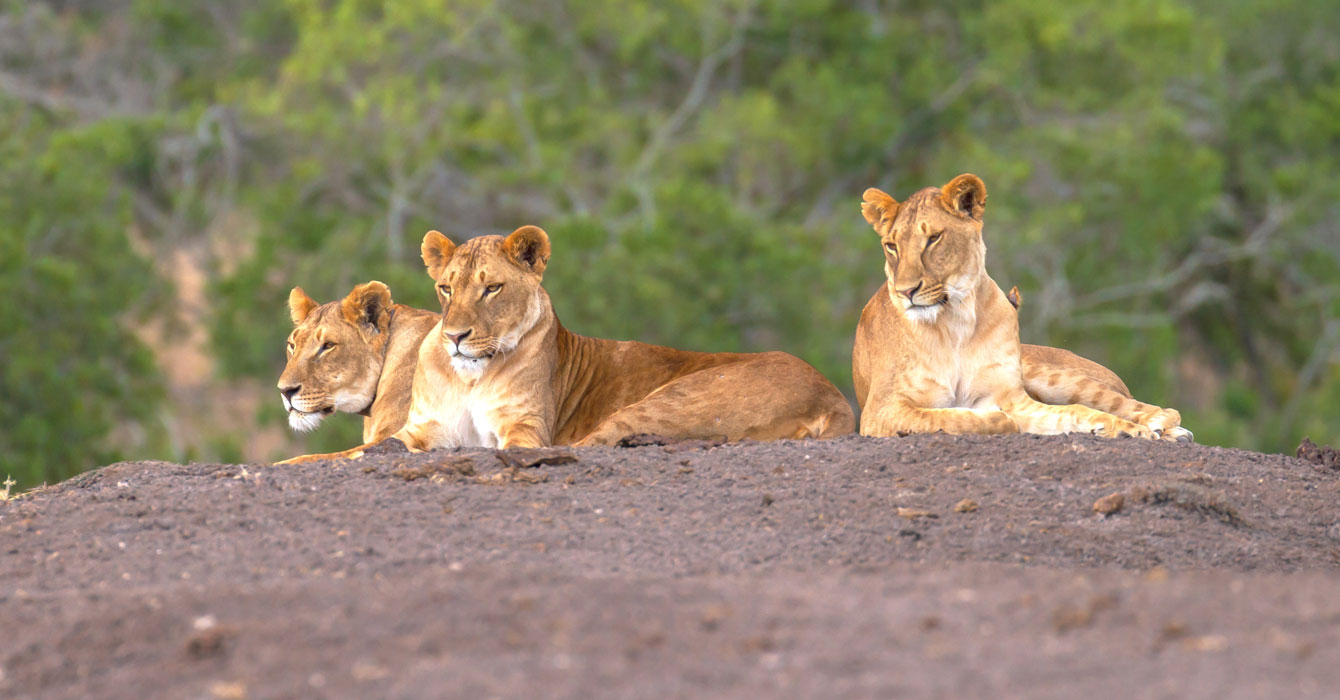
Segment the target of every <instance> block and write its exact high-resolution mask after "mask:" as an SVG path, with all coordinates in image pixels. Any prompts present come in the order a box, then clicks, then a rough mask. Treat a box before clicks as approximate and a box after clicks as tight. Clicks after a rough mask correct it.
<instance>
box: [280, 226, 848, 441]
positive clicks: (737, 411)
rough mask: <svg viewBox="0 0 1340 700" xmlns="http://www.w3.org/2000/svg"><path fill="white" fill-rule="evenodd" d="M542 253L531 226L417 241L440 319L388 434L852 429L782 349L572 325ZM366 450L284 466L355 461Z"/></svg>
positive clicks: (578, 437) (457, 437)
mask: <svg viewBox="0 0 1340 700" xmlns="http://www.w3.org/2000/svg"><path fill="white" fill-rule="evenodd" d="M549 252H550V247H549V238H548V236H547V235H546V234H545V233H544V231H542V230H540V229H539V228H537V227H534V226H526V227H522V228H520V229H517V230H516V231H515V232H513V233H512V234H511V235H510V236H508V237H506V238H502V237H499V236H485V237H480V238H475V239H473V240H471V241H469V242H467V243H465V244H463V245H460V246H456V245H453V244H452V243H451V241H450V240H448V239H447V238H446V237H445V236H443V235H442V234H440V233H438V232H436V231H430V232H429V233H428V235H427V236H425V237H424V242H423V259H424V263H425V265H426V266H427V267H428V273H429V275H430V276H431V277H432V278H433V279H434V281H435V282H436V283H437V289H438V297H439V300H440V301H441V302H442V316H441V319H440V321H439V322H438V323H437V324H436V325H435V326H434V327H433V328H432V330H431V331H430V332H429V333H428V335H427V337H426V338H425V339H424V341H423V343H422V344H421V345H420V348H419V361H418V366H417V368H416V370H415V375H414V383H413V390H412V401H411V406H410V410H409V417H408V419H407V422H406V424H405V427H404V428H403V429H401V430H400V431H398V432H397V433H396V434H395V435H394V437H396V438H398V439H400V440H401V441H402V442H404V443H405V444H406V445H408V446H409V447H410V449H412V450H416V451H419V450H429V449H433V448H437V447H461V446H466V447H469V446H484V447H500V448H509V447H536V446H544V445H554V444H556V445H565V444H575V445H608V444H612V443H614V442H615V441H617V440H619V439H620V438H622V437H625V436H627V435H631V434H636V433H655V434H660V435H666V436H670V437H681V438H707V437H723V438H726V439H731V440H736V439H741V438H750V439H755V440H772V439H782V438H805V437H814V438H828V437H833V436H837V435H844V434H847V433H850V432H852V431H853V430H854V429H855V418H854V416H853V415H852V411H851V407H850V405H848V403H847V401H846V399H844V398H843V396H842V394H841V392H839V391H838V390H837V388H836V387H834V386H833V385H832V383H830V382H829V381H828V380H827V379H825V378H824V377H823V375H821V374H819V372H818V371H817V370H815V369H814V368H813V367H811V366H810V365H808V364H806V363H805V362H804V361H802V360H800V359H799V358H797V357H794V356H792V355H788V354H786V353H782V352H766V353H758V354H741V353H702V352H688V351H683V350H675V349H672V348H666V347H659V346H655V345H647V344H645V343H638V342H634V341H616V340H603V339H599V338H588V337H585V336H581V335H577V334H575V333H572V332H570V331H568V330H567V329H566V328H564V327H563V325H562V324H561V323H559V320H558V318H557V317H556V316H555V314H554V310H553V306H552V305H551V304H550V301H549V295H548V294H547V293H546V292H545V290H544V288H543V287H542V286H541V281H542V278H543V274H544V269H545V267H546V265H547V264H548V260H549ZM369 442H372V441H369ZM368 446H369V445H362V446H360V447H356V448H353V449H350V450H345V451H344V452H340V453H334V454H330V455H307V456H304V457H297V458H294V459H292V460H288V461H289V462H291V463H292V462H302V461H311V460H317V459H330V458H340V457H357V456H360V455H361V454H362V452H363V450H364V449H365V448H366V447H368Z"/></svg>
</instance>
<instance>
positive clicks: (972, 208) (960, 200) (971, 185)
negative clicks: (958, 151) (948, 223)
mask: <svg viewBox="0 0 1340 700" xmlns="http://www.w3.org/2000/svg"><path fill="white" fill-rule="evenodd" d="M940 204H943V205H944V208H945V209H948V210H949V211H950V212H953V213H955V214H958V215H959V216H966V217H968V218H970V219H974V220H977V221H981V220H982V212H983V211H985V210H986V183H984V182H982V178H980V177H977V176H976V175H973V174H972V173H963V174H962V175H959V176H958V177H956V178H954V179H953V180H950V181H949V184H947V185H945V186H944V187H941V188H940Z"/></svg>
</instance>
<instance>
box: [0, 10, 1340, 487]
mask: <svg viewBox="0 0 1340 700" xmlns="http://www.w3.org/2000/svg"><path fill="white" fill-rule="evenodd" d="M15 7H17V9H11V10H7V11H6V13H5V14H4V15H0V19H3V20H4V21H0V39H7V41H6V42H3V43H5V44H6V45H9V46H11V47H16V48H14V50H12V51H9V52H8V53H6V51H5V50H4V49H3V48H0V93H3V94H8V95H9V96H10V97H11V99H13V100H16V101H17V103H18V104H22V105H26V106H25V107H21V108H18V112H13V111H11V114H18V115H20V116H23V115H27V114H28V113H29V111H31V110H37V111H38V116H40V117H41V118H40V119H37V120H36V121H33V117H31V116H25V117H24V118H26V119H29V121H30V124H29V126H28V127H27V128H28V132H27V133H28V135H27V136H26V137H17V138H19V140H18V141H15V142H14V143H12V144H11V146H10V148H12V149H17V150H16V151H15V152H16V154H17V157H19V158H22V159H27V160H26V161H23V162H29V163H31V162H35V160H37V159H40V158H42V157H43V154H44V153H45V151H42V150H41V149H43V148H47V147H46V146H43V145H42V144H45V143H47V142H52V143H54V142H56V141H61V142H67V143H80V144H84V145H83V146H81V147H89V146H90V141H88V140H86V139H85V140H81V137H80V135H81V134H84V135H87V134H102V133H104V132H105V133H107V134H110V135H111V136H113V137H114V138H109V141H108V143H109V144H112V145H113V146H115V145H116V144H129V145H125V146H124V148H121V149H120V150H115V149H113V150H114V151H115V152H109V154H104V155H103V156H102V159H101V160H95V161H94V162H97V163H101V164H102V165H99V166H98V167H99V168H103V169H102V170H95V171H88V179H87V181H85V180H84V179H81V178H83V176H82V175H75V174H73V173H71V174H62V176H61V177H62V178H64V179H62V180H60V181H58V182H56V185H57V187H58V189H60V190H61V191H60V192H47V191H44V192H43V194H42V196H43V197H49V198H53V199H51V200H40V201H39V200H36V199H31V198H26V197H25V198H23V199H22V200H21V203H22V205H23V206H24V207H30V208H31V207H39V206H41V207H44V208H41V209H31V211H36V212H38V213H41V214H42V215H43V216H45V217H46V219H44V221H47V223H43V224H35V226H37V228H36V229H34V230H37V231H39V232H41V231H43V230H44V229H42V226H55V225H58V224H62V223H68V221H71V220H72V219H69V218H67V217H73V216H82V215H86V214H87V213H88V212H86V211H84V210H80V211H78V212H76V213H75V214H71V213H70V212H71V211H72V204H59V203H60V202H69V203H73V202H75V201H80V202H84V201H85V198H90V197H92V198H93V199H92V200H91V201H98V202H111V204H108V205H107V206H108V207H112V208H113V209H114V210H115V212H116V216H119V217H120V218H119V219H117V218H115V217H109V216H108V217H99V219H98V222H99V226H103V227H106V229H107V230H108V231H111V230H112V229H114V228H116V227H117V226H124V227H133V228H134V229H135V230H137V231H139V232H141V234H142V237H143V239H144V241H145V245H147V246H148V249H149V250H151V251H152V254H153V255H155V256H158V257H160V258H161V257H163V256H167V255H169V254H171V253H172V252H174V251H179V250H182V249H186V250H189V251H191V254H192V255H193V256H195V259H198V260H200V261H202V262H201V264H202V265H203V267H204V268H205V270H206V271H207V273H208V275H209V278H210V280H211V283H210V286H209V290H210V293H209V294H208V297H209V300H210V302H211V306H210V307H209V309H208V315H207V316H206V317H205V318H207V319H208V322H209V324H210V328H211V337H212V349H213V352H214V356H215V359H216V361H217V362H216V368H217V371H218V373H219V374H220V376H221V377H223V378H224V380H225V381H234V380H242V379H256V380H259V381H261V382H263V383H264V384H269V383H270V382H272V380H273V377H274V376H275V375H276V374H277V372H278V369H279V367H280V366H281V365H282V361H283V353H282V350H281V348H282V339H283V337H284V335H285V333H286V332H287V319H286V314H285V312H284V309H283V302H284V299H285V298H286V294H287V291H288V289H289V287H291V286H293V285H295V284H300V285H302V286H303V287H304V288H305V289H307V290H308V291H309V292H310V293H312V294H313V295H315V296H316V297H317V298H319V299H323V300H328V299H333V298H335V297H337V296H340V295H343V294H344V293H345V292H347V290H348V289H349V288H350V287H351V286H352V285H353V284H354V283H356V282H360V281H364V280H367V279H372V278H376V279H381V280H383V281H385V282H387V283H388V284H390V285H391V288H392V290H393V292H394V294H395V296H396V298H397V300H398V301H402V302H407V303H412V304H418V305H430V304H432V303H433V298H432V292H431V286H430V284H429V283H428V280H427V279H426V277H424V276H423V272H422V266H421V264H420V262H419V261H418V242H419V239H420V238H421V236H422V234H423V232H424V231H426V230H427V229H429V228H438V229H441V230H443V231H445V232H447V233H448V234H450V235H453V236H455V237H457V238H458V239H461V238H466V237H470V236H475V235H480V234H491V233H506V232H508V231H510V230H512V229H513V228H515V227H517V226H519V225H522V224H525V223H537V224H540V225H542V226H544V227H545V228H546V229H547V230H548V231H549V232H550V234H551V236H552V238H553V241H554V259H553V262H552V263H551V265H550V268H549V272H548V277H547V284H548V286H549V288H550V290H551V292H552V293H553V296H554V299H555V304H556V306H557V309H558V312H559V315H560V316H561V317H562V318H563V320H564V322H565V323H566V324H567V325H568V326H569V327H570V328H572V329H573V330H575V331H577V332H581V333H587V334H592V335H602V336H608V337H621V338H638V339H641V340H646V341H649V342H658V343H666V344H673V345H676V346H680V347H687V348H698V349H711V350H734V349H754V350H756V349H766V348H784V349H787V350H790V351H792V352H796V353H798V354H800V355H801V356H803V357H805V358H806V359H807V360H809V361H811V362H813V363H815V364H816V365H817V366H818V367H819V368H820V369H821V370H822V371H823V372H825V373H826V374H827V375H828V376H830V377H831V378H833V379H834V380H835V381H837V382H838V384H839V386H843V387H846V386H847V385H848V384H849V381H850V376H849V375H850V356H849V353H850V348H851V337H852V332H853V329H854V327H855V324H856V319H857V316H858V315H859V313H860V309H861V307H862V306H863V304H864V303H865V301H866V300H867V299H868V298H869V295H870V294H871V293H872V292H873V291H874V289H875V288H876V287H877V285H878V284H879V283H880V280H881V279H882V276H881V270H880V254H879V249H878V246H877V244H876V239H875V237H874V234H873V233H872V232H870V231H869V230H868V228H867V227H866V226H865V224H864V222H863V221H862V219H861V217H860V216H859V214H858V207H857V202H858V201H859V197H860V192H861V191H862V190H863V189H864V188H865V187H868V186H871V185H877V186H880V187H883V188H885V189H887V190H888V191H890V192H891V193H894V194H895V195H896V196H900V197H901V196H905V195H906V194H908V193H910V192H912V191H914V190H916V189H918V188H920V187H923V186H926V185H934V184H940V183H943V182H944V181H946V180H948V179H949V178H950V177H952V176H953V175H955V174H957V173H959V172H963V171H972V172H976V173H978V174H979V175H981V176H983V177H984V178H985V180H986V182H987V185H988V189H989V191H990V192H991V194H992V198H991V199H990V207H989V209H990V213H989V215H988V226H987V233H986V235H987V242H988V248H989V251H990V261H989V265H990V268H991V270H992V272H993V274H994V276H995V277H996V279H997V280H998V281H1000V282H1001V283H1002V284H1004V285H1005V286H1006V287H1008V286H1010V285H1012V284H1018V285H1019V286H1020V287H1021V288H1022V289H1023V291H1024V298H1025V305H1024V308H1023V310H1022V317H1021V321H1022V325H1023V330H1024V336H1025V339H1026V340H1028V341H1030V342H1042V343H1053V344H1060V345H1064V346H1067V347H1071V348H1073V349H1075V350H1077V351H1079V352H1081V353H1083V354H1086V355H1088V356H1090V357H1093V358H1094V359H1097V360H1099V361H1102V362H1105V363H1107V364H1109V365H1110V366H1112V367H1113V369H1115V370H1117V371H1118V372H1119V373H1120V374H1122V376H1123V377H1125V378H1126V379H1127V381H1128V383H1129V384H1130V385H1131V387H1132V388H1133V389H1134V390H1135V391H1136V393H1137V394H1138V395H1139V396H1141V397H1142V398H1146V399H1148V400H1152V401H1157V402H1159V403H1164V404H1168V405H1173V406H1177V407H1179V408H1182V409H1183V414H1184V417H1185V420H1186V423H1187V425H1188V426H1190V427H1191V428H1192V429H1194V430H1196V431H1197V435H1198V437H1199V438H1200V439H1201V440H1202V441H1206V442H1212V443H1217V444H1228V445H1239V446H1244V447H1255V448H1264V449H1274V450H1279V449H1287V448H1289V447H1291V446H1292V445H1293V444H1295V443H1296V441H1297V439H1298V438H1299V436H1300V435H1301V434H1303V433H1307V434H1311V435H1313V436H1314V437H1317V438H1319V439H1323V440H1325V439H1327V436H1331V437H1330V439H1332V440H1334V439H1335V436H1337V435H1340V415H1337V414H1336V412H1335V411H1334V409H1333V408H1332V406H1334V400H1335V398H1336V397H1337V396H1340V364H1338V363H1337V357H1340V348H1338V347H1337V346H1338V345H1340V321H1338V320H1337V318H1338V317H1340V313H1338V311H1340V309H1337V301H1336V300H1337V292H1338V291H1340V282H1337V279H1340V275H1338V274H1337V273H1338V272H1340V236H1338V235H1337V211H1336V206H1335V204H1334V202H1335V201H1337V194H1340V192H1337V191H1336V189H1337V187H1340V182H1337V181H1336V180H1335V179H1334V178H1332V177H1330V176H1329V174H1330V173H1331V172H1333V171H1334V170H1335V169H1336V166H1337V165H1338V164H1337V163H1336V160H1337V158H1340V148H1337V146H1340V143H1338V141H1340V117H1337V115H1338V114H1340V109H1337V108H1338V107H1340V61H1338V60H1337V59H1340V15H1337V14H1336V13H1334V12H1330V11H1328V8H1327V7H1326V6H1325V4H1324V3H1314V2H1306V1H1304V0H1280V1H1272V2H1265V1H1264V0H1225V1H1222V2H1209V1H1208V0H1128V1H1125V2H1109V3H1073V2H1062V1H1061V0H1000V1H998V2H992V3H984V2H964V3H957V4H956V3H932V2H921V1H918V0H905V1H893V0H863V1H862V2H857V3H851V2H838V1H837V0H788V1H787V2H770V3H765V2H755V1H752V0H723V1H719V2H707V1H704V0H670V1H655V2H653V1H652V0H607V1H602V2H581V3H578V2H571V1H570V0H569V1H557V2H546V3H530V2H523V1H521V0H501V1H497V2H492V1H490V2H485V1H484V0H464V1H461V2H453V3H442V2H437V1H433V0H403V1H400V2H396V3H376V2H366V1H364V0H321V1H317V0H285V1H283V2H274V3H272V2H261V1H260V0H245V1H239V2H234V3H224V4H220V3H211V2H205V1H203V0H121V1H119V2H109V3H102V4H89V5H87V6H84V5H80V4H71V3H62V4H61V6H60V7H61V8H62V9H61V10H60V12H55V11H52V10H51V9H50V8H51V7H54V5H53V6H48V5H46V4H42V3H25V2H19V3H17V5H16V6H15ZM7 32H8V33H7ZM90 47H93V48H90ZM89 56H96V57H98V59H99V60H96V61H93V60H90V59H89ZM108 86H116V87H115V89H109V88H108ZM57 88H59V89H57ZM70 139H73V141H70ZM127 139H129V141H127ZM118 148H119V147H118ZM62 157H67V156H62ZM68 157H70V158H72V159H74V158H82V157H84V156H83V155H82V154H80V155H78V156H75V155H70V156H68ZM5 172H7V173H13V174H14V176H15V177H18V176H19V175H21V174H24V173H29V172H30V170H29V169H26V168H23V167H22V166H14V168H13V169H11V170H6V171H5ZM95 173H101V174H102V175H105V177H99V176H98V175H96V174H95ZM30 177H31V175H30ZM81 183H82V184H81ZM93 184H98V186H99V187H104V188H105V189H103V190H97V191H95V192H94V191H90V190H89V189H87V188H89V187H92V186H93ZM50 185H51V183H48V186H50ZM27 186H28V187H29V189H33V188H35V187H36V185H33V184H28V185H27ZM19 189H20V190H21V189H22V188H19ZM58 197H59V198H60V199H54V198H58ZM16 201H20V200H16ZM41 201H49V202H55V203H51V204H41V203H40V202H41ZM126 201H129V202H130V203H131V205H132V206H131V207H130V214H127V212H126ZM25 211H30V209H25ZM33 215H34V216H35V215H36V214H33ZM15 220H17V219H15ZM117 221H119V222H120V223H119V224H118V223H117ZM107 235H109V236H110V235H111V234H110V233H108V234H107ZM109 240H110V239H109ZM43 260H45V258H42V257H39V258H37V259H29V263H28V264H29V266H30V267H31V266H33V265H35V264H37V263H38V262H42V261H43ZM148 277H149V276H148V275H147V274H146V275H142V276H141V281H143V280H145V279H147V278H148ZM97 284H98V285H103V284H106V285H108V289H109V290H114V289H116V287H115V285H116V284H117V282H116V281H115V279H114V278H108V279H106V280H103V279H99V280H98V281H97ZM145 284H147V285H149V286H150V287H152V286H153V285H152V284H151V283H149V282H145ZM99 289H101V288H99ZM149 293H150V291H149V290H147V289H146V290H144V291H140V292H139V294H140V296H141V297H143V296H144V295H146V294H149ZM102 296H110V297H113V298H115V297H116V296H117V295H116V294H112V293H109V294H102ZM133 296H134V294H133V293H132V294H131V295H130V297H133ZM130 297H126V298H127V302H126V303H127V305H128V306H126V307H118V308H135V304H137V303H140V302H134V301H132V300H130ZM120 318H122V319H124V316H122V317H120ZM137 376H139V375H137ZM143 376H146V377H147V376H152V373H151V372H146V373H144V375H143ZM108 396H109V397H111V398H110V399H109V400H112V401H115V400H116V398H115V397H117V396H119V395H118V394H116V393H115V392H112V393H109V394H108ZM9 405H10V402H9V400H8V399H6V404H5V408H6V410H8V409H9ZM259 420H260V421H262V422H266V423H279V422H280V417H279V414H278V410H277V409H276V408H275V405H274V402H272V401H271V402H268V403H267V404H266V405H265V408H263V409H262V410H261V413H260V414H259ZM332 422H334V421H332ZM357 434H358V429H357V421H356V420H354V419H349V420H345V421H343V422H342V423H340V424H339V425H332V426H330V427H327V428H324V429H323V430H322V431H320V432H319V433H318V434H317V437H316V439H315V440H313V441H312V442H311V443H308V444H306V445H303V447H302V448H303V449H324V448H333V447H335V446H337V445H340V444H342V443H347V442H350V441H352V440H354V439H356V436H357ZM90 440H91V441H92V442H96V441H97V440H98V438H97V437H96V436H95V437H91V438H90ZM225 442H226V441H225ZM290 448H291V449H297V448H296V447H293V446H290ZM232 449H233V448H224V447H221V448H218V449H215V448H209V447H206V448H204V449H203V452H202V454H203V455H205V456H208V455H209V454H220V450H223V451H224V452H229V451H230V450H232ZM85 454H88V453H87V452H85ZM172 456H174V457H177V458H180V456H181V453H180V451H177V452H176V453H174V454H173V455H172ZM86 461H87V460H86Z"/></svg>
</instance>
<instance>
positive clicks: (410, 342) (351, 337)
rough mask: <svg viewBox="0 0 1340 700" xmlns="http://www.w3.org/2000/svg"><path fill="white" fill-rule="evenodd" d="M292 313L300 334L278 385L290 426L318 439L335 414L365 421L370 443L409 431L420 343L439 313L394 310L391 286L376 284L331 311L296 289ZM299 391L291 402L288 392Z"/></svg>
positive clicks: (362, 288)
mask: <svg viewBox="0 0 1340 700" xmlns="http://www.w3.org/2000/svg"><path fill="white" fill-rule="evenodd" d="M289 314H290V316H291V317H292V319H293V324H294V329H293V332H292V333H290V334H289V337H288V343H289V344H290V347H289V349H288V350H287V354H288V362H287V364H286V365H285V367H284V372H283V374H282V375H280V378H279V382H278V388H279V390H280V392H281V393H280V400H281V401H282V402H283V404H284V410H285V411H286V412H287V414H288V423H289V427H291V428H292V429H293V430H295V431H297V432H300V433H306V432H311V431H313V430H316V429H317V428H319V427H320V426H321V422H322V421H323V420H324V419H325V418H326V417H327V416H329V415H331V414H332V413H334V412H336V411H339V412H344V413H361V414H363V415H364V416H365V418H364V421H363V436H364V440H365V441H366V440H372V439H375V438H383V437H387V436H389V435H391V434H393V433H394V432H395V431H397V430H399V429H400V428H401V427H402V426H404V424H405V417H406V416H407V415H408V414H409V393H410V385H411V383H412V381H413V378H414V367H415V365H416V364H417V363H418V350H419V344H420V343H421V342H422V340H423V338H424V336H425V335H426V334H427V333H428V330H429V329H430V328H432V327H433V325H434V324H435V323H436V321H437V317H438V314H437V313H435V312H431V311H423V310H421V309H415V308H411V307H408V306H404V305H401V304H394V303H392V301H391V292H390V290H389V289H387V288H386V285H384V284H382V283H381V282H376V281H373V282H368V283H367V284H361V285H358V286H356V287H354V289H353V290H352V291H350V293H349V295H348V296H347V297H345V298H344V299H341V300H339V301H333V302H330V303H328V304H319V303H317V302H316V301H314V300H312V298H311V297H309V296H307V294H306V293H305V292H303V290H302V288H300V287H294V288H293V291H292V292H290V293H289ZM326 343H331V344H332V345H333V347H330V348H328V349H323V346H324V345H325V344H326ZM293 388H297V389H298V392H297V393H296V394H294V396H293V399H292V401H290V400H289V398H288V397H287V396H285V395H284V393H283V392H284V391H285V390H287V389H293Z"/></svg>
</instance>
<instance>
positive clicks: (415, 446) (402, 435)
mask: <svg viewBox="0 0 1340 700" xmlns="http://www.w3.org/2000/svg"><path fill="white" fill-rule="evenodd" d="M408 427H409V426H406V427H405V428H401V429H400V431H399V432H397V433H396V434H395V435H392V436H390V437H385V438H382V439H381V440H374V441H372V442H369V443H364V444H362V445H359V446H358V447H352V448H350V449H347V450H342V451H340V452H328V453H326V454H314V455H299V456H297V457H290V458H288V459H286V460H284V461H282V462H275V466H279V465H281V464H307V463H308V462H324V461H333V460H337V459H358V458H359V457H362V456H363V453H364V452H365V451H367V450H368V449H370V448H373V447H376V446H377V445H380V444H382V443H383V442H385V441H387V440H392V439H394V440H399V441H400V442H401V443H403V444H404V445H405V447H408V448H409V451H410V452H423V451H424V445H423V444H422V442H421V441H420V440H419V439H417V438H416V437H415V436H414V435H413V434H411V433H410V432H408V430H407V429H408Z"/></svg>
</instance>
